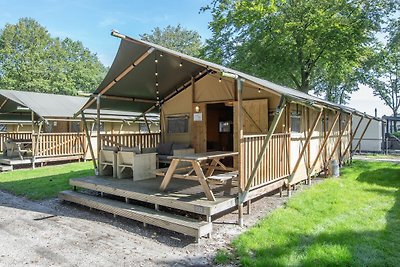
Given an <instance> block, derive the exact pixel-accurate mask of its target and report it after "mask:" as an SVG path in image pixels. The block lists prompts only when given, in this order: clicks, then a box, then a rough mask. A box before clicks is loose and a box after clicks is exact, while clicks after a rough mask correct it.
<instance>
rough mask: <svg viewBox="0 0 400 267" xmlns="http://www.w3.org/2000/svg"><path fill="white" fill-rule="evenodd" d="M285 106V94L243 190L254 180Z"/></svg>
mask: <svg viewBox="0 0 400 267" xmlns="http://www.w3.org/2000/svg"><path fill="white" fill-rule="evenodd" d="M285 106H286V98H285V96H281V100H280V102H279V105H278V107H277V108H276V110H275V116H274V119H273V120H272V122H271V126H270V127H269V130H268V134H267V136H266V137H265V138H264V144H263V146H262V147H261V150H260V153H259V154H258V156H257V160H256V162H255V164H254V168H253V170H252V171H251V174H250V177H249V179H248V180H247V184H246V187H245V189H244V191H245V192H248V191H249V190H250V187H251V184H252V182H253V180H254V177H255V176H256V173H257V170H258V168H259V167H260V164H261V161H262V158H263V156H264V154H265V152H266V151H267V148H268V144H269V140H271V137H272V135H273V133H274V132H275V129H276V127H277V125H278V122H279V119H280V118H281V116H282V114H283V112H284V111H285ZM244 198H245V197H244ZM244 198H243V199H244Z"/></svg>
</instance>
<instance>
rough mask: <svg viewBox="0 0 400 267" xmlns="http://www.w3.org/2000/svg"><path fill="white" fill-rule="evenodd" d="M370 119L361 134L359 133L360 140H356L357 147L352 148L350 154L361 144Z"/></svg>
mask: <svg viewBox="0 0 400 267" xmlns="http://www.w3.org/2000/svg"><path fill="white" fill-rule="evenodd" d="M371 121H372V118H369V121H368V122H367V125H366V126H365V128H364V130H363V132H362V133H361V136H360V139H358V142H357V145H356V146H355V147H354V149H353V150H352V151H351V154H353V153H354V151H356V150H357V147H358V146H359V145H360V144H361V140H362V139H363V138H364V135H365V133H366V132H367V129H368V127H369V125H370V124H371Z"/></svg>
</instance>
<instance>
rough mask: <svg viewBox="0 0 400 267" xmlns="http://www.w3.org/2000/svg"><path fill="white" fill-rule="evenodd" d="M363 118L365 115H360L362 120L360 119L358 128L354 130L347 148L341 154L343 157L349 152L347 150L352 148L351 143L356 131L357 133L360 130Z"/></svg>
mask: <svg viewBox="0 0 400 267" xmlns="http://www.w3.org/2000/svg"><path fill="white" fill-rule="evenodd" d="M363 120H364V116H362V117H360V120H359V121H358V123H357V126H356V128H355V129H354V132H353V133H352V135H351V137H350V142H349V143H348V144H347V146H346V148H345V150H344V152H343V155H341V157H342V156H345V155H346V153H347V151H348V150H349V149H350V147H351V144H352V143H353V140H354V137H356V133H357V131H358V128H359V127H360V125H361V122H362V121H363ZM340 161H342V160H340Z"/></svg>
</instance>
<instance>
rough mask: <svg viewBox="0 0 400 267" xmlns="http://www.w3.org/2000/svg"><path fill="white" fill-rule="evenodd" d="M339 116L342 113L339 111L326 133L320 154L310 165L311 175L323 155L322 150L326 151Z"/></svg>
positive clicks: (309, 172)
mask: <svg viewBox="0 0 400 267" xmlns="http://www.w3.org/2000/svg"><path fill="white" fill-rule="evenodd" d="M339 117H340V113H339V112H338V113H337V114H336V116H335V118H334V119H333V123H332V125H331V127H330V128H329V130H328V133H326V135H325V138H324V141H323V142H322V145H321V148H320V149H319V151H318V154H317V156H316V157H315V159H314V161H313V164H312V165H311V167H310V169H309V171H308V174H309V175H311V174H312V172H313V171H314V168H315V165H317V162H318V158H319V156H320V155H321V153H322V151H324V149H325V147H326V144H327V143H328V140H329V138H330V137H331V134H332V131H333V129H334V128H335V125H336V123H337V121H338V120H339ZM325 120H326V117H325ZM324 123H325V122H324Z"/></svg>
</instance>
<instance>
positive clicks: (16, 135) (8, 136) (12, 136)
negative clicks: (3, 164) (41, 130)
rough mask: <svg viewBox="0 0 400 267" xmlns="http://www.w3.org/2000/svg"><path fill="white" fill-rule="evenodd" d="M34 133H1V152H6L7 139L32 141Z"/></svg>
mask: <svg viewBox="0 0 400 267" xmlns="http://www.w3.org/2000/svg"><path fill="white" fill-rule="evenodd" d="M31 138H32V133H0V151H4V148H5V147H4V142H5V141H7V139H31Z"/></svg>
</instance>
